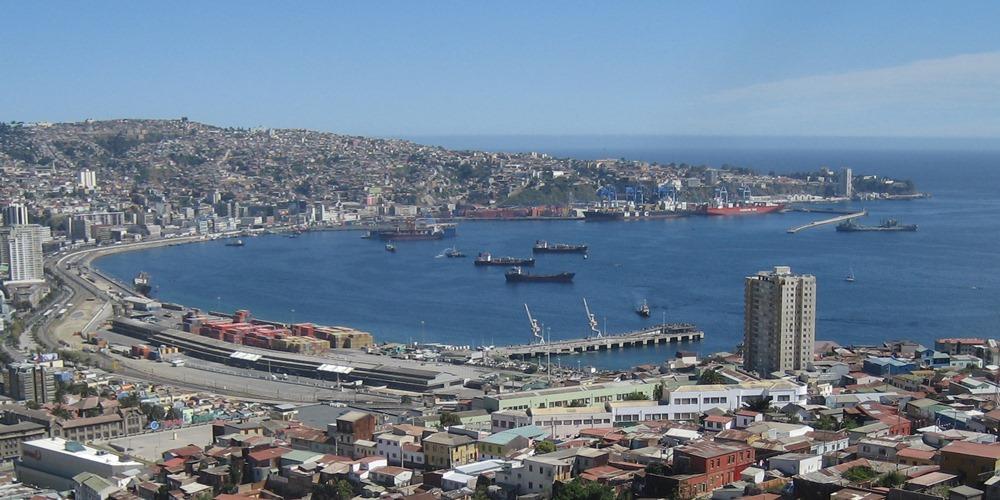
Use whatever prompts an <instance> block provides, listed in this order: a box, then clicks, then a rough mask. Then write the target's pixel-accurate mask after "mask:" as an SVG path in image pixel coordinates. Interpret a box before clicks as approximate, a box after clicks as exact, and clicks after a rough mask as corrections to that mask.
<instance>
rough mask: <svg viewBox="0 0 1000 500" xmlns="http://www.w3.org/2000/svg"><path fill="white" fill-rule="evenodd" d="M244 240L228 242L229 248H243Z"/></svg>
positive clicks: (237, 239)
mask: <svg viewBox="0 0 1000 500" xmlns="http://www.w3.org/2000/svg"><path fill="white" fill-rule="evenodd" d="M243 245H244V243H243V240H241V239H239V238H236V239H235V240H230V241H227V242H226V246H227V247H241V246H243Z"/></svg>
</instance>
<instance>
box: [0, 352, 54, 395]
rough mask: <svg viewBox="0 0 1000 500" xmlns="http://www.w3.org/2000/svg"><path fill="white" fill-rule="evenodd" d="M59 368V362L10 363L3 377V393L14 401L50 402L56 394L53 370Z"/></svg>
mask: <svg viewBox="0 0 1000 500" xmlns="http://www.w3.org/2000/svg"><path fill="white" fill-rule="evenodd" d="M61 367H62V362H61V361H58V362H57V363H52V362H45V363H32V362H24V363H11V364H9V365H7V372H6V373H5V377H4V378H5V380H4V389H5V393H6V395H7V396H9V397H10V398H11V399H14V400H16V401H34V402H36V403H48V402H51V401H53V400H54V399H55V394H56V380H55V370H56V369H57V368H61Z"/></svg>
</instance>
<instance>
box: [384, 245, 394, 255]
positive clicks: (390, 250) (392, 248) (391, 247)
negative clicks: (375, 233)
mask: <svg viewBox="0 0 1000 500" xmlns="http://www.w3.org/2000/svg"><path fill="white" fill-rule="evenodd" d="M385 251H386V252H393V253H395V251H396V245H393V244H392V243H386V244H385Z"/></svg>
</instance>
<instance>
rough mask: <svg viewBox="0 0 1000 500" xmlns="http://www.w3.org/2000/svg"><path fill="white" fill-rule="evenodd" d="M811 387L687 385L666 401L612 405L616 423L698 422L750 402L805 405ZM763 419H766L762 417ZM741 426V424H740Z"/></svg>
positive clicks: (783, 383)
mask: <svg viewBox="0 0 1000 500" xmlns="http://www.w3.org/2000/svg"><path fill="white" fill-rule="evenodd" d="M807 397H808V387H806V386H805V385H804V384H797V383H795V382H790V381H787V380H749V381H746V382H740V383H738V384H705V385H683V386H680V387H677V388H675V389H672V390H670V391H668V392H666V393H665V394H664V395H663V402H658V401H644V400H640V401H621V402H616V403H608V407H609V408H610V410H611V413H612V418H613V419H614V421H615V423H621V422H639V421H643V420H687V421H696V420H698V419H699V418H700V417H701V415H702V414H703V413H704V412H706V411H708V410H711V409H713V408H719V409H722V410H725V411H739V410H740V409H741V408H743V406H744V405H745V404H747V403H753V402H756V401H760V400H761V399H764V398H768V399H769V400H770V401H771V406H773V407H776V408H781V407H783V406H785V405H788V404H791V403H799V404H805V403H806V401H807ZM761 418H762V416H761ZM737 427H739V425H737Z"/></svg>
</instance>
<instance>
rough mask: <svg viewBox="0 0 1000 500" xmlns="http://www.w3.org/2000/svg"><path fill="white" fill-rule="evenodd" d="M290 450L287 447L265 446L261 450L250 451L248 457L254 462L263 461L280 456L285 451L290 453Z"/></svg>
mask: <svg viewBox="0 0 1000 500" xmlns="http://www.w3.org/2000/svg"><path fill="white" fill-rule="evenodd" d="M291 451H292V450H290V449H288V448H265V449H263V450H256V451H251V452H250V455H249V457H250V459H251V460H253V461H255V462H264V461H269V460H274V459H275V458H278V457H282V456H284V455H285V454H287V453H291Z"/></svg>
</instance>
